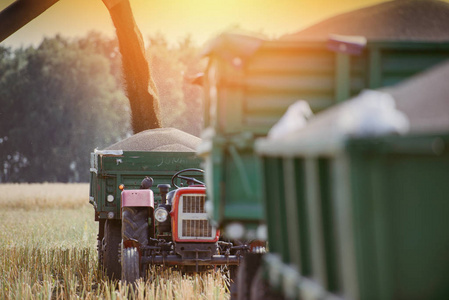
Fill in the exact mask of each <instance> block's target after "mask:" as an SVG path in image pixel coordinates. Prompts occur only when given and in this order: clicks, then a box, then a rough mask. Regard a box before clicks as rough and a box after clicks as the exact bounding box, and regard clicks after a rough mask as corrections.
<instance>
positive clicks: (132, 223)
mask: <svg viewBox="0 0 449 300" xmlns="http://www.w3.org/2000/svg"><path fill="white" fill-rule="evenodd" d="M148 213H149V210H148V208H147V207H123V208H122V243H123V242H126V241H137V242H138V244H139V245H140V246H146V245H148V234H149V226H148ZM130 249H134V250H130ZM121 263H122V281H126V282H128V283H134V282H135V281H136V280H137V279H138V278H139V277H140V276H145V274H141V273H143V272H141V271H142V268H141V266H140V256H139V250H138V249H137V248H136V247H129V248H124V249H122V256H121ZM128 264H130V265H128ZM136 264H137V267H136Z"/></svg>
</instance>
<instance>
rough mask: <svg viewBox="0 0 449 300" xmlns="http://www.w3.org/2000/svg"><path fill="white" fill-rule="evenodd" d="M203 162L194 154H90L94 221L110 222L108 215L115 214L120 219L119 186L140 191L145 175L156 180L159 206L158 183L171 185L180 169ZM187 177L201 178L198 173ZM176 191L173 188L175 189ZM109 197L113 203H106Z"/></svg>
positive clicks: (112, 151)
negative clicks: (105, 220) (107, 220)
mask: <svg viewBox="0 0 449 300" xmlns="http://www.w3.org/2000/svg"><path fill="white" fill-rule="evenodd" d="M200 162H201V160H200V159H199V158H198V157H197V156H196V154H195V153H194V152H151V151H121V150H105V151H96V152H94V153H92V154H91V169H90V172H91V173H90V174H91V179H90V200H89V202H90V203H92V204H93V205H94V207H95V219H96V220H98V219H107V218H108V213H109V212H113V213H114V219H120V197H121V191H120V189H119V185H120V184H124V185H125V188H126V189H138V188H139V187H140V183H141V182H142V180H143V179H144V178H145V176H149V177H152V178H153V179H154V183H153V187H152V188H151V189H152V190H153V192H154V195H155V202H157V203H159V202H160V200H161V196H160V194H159V189H158V188H157V185H158V184H170V185H171V178H172V176H173V175H174V174H175V173H176V172H177V171H180V170H183V169H187V168H199V167H200ZM186 176H193V177H197V178H198V179H200V180H203V179H202V176H198V173H192V174H190V175H189V174H187V173H186ZM172 188H174V187H172ZM109 195H112V196H113V199H114V200H113V201H112V202H109V201H107V197H108V196H109Z"/></svg>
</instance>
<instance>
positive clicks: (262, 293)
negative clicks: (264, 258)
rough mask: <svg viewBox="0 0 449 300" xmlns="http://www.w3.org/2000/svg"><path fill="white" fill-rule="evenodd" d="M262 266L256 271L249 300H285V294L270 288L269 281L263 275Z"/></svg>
mask: <svg viewBox="0 0 449 300" xmlns="http://www.w3.org/2000/svg"><path fill="white" fill-rule="evenodd" d="M262 274H263V272H262V268H261V267H259V270H258V271H257V272H256V274H255V276H254V279H253V282H252V284H251V287H250V289H251V290H250V294H251V295H250V297H249V298H248V299H249V300H259V299H264V300H284V299H285V298H284V296H282V295H281V294H280V293H278V292H276V291H273V290H271V289H270V285H269V283H268V282H267V281H266V280H265V279H264V278H263V276H262Z"/></svg>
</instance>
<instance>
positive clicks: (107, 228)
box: [102, 220, 122, 280]
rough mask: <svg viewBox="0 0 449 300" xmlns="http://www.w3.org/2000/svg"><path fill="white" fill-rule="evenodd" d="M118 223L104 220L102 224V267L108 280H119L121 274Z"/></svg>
mask: <svg viewBox="0 0 449 300" xmlns="http://www.w3.org/2000/svg"><path fill="white" fill-rule="evenodd" d="M121 239H122V237H121V235H120V221H117V220H106V222H105V224H104V238H103V245H102V248H103V256H102V261H103V267H104V269H105V271H106V275H107V276H108V277H109V279H112V280H114V279H119V278H120V274H121V265H120V263H119V261H118V258H119V256H118V252H119V251H118V250H119V247H120V242H121Z"/></svg>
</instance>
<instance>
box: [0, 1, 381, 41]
mask: <svg viewBox="0 0 449 300" xmlns="http://www.w3.org/2000/svg"><path fill="white" fill-rule="evenodd" d="M12 2H14V1H13V0H0V9H3V8H5V7H7V6H8V5H9V4H11V3H12ZM130 2H131V6H132V9H133V13H134V16H135V19H136V22H137V25H138V26H139V28H140V30H141V32H142V34H143V35H144V36H148V35H155V34H157V33H160V34H162V35H163V36H165V37H166V38H167V39H168V40H169V41H170V42H171V43H176V42H178V41H181V40H182V39H183V38H185V37H186V36H188V35H190V37H191V38H192V40H193V41H194V42H195V43H196V44H197V45H202V44H203V43H204V42H206V41H207V40H209V39H211V38H213V37H214V36H216V35H218V34H219V33H220V32H223V31H225V30H227V29H232V28H236V27H238V28H240V29H244V30H248V31H255V32H259V33H264V34H265V35H267V37H269V38H276V37H278V36H281V35H283V34H288V33H293V32H296V31H298V30H300V29H302V28H305V27H307V26H309V25H312V24H313V23H316V22H319V21H320V20H323V19H326V18H328V17H331V16H333V15H337V14H339V13H342V12H346V11H350V10H353V9H357V8H361V7H365V6H369V5H373V4H376V3H379V2H382V1H380V0H130ZM91 30H96V31H99V32H102V33H105V34H107V35H109V36H112V35H113V34H114V29H113V26H112V22H111V20H110V17H109V14H108V12H107V10H106V7H105V6H104V4H103V3H102V1H101V0H60V1H59V2H57V3H56V4H55V5H53V6H52V7H51V8H49V9H48V10H47V11H45V12H44V13H43V14H41V15H40V16H39V17H37V18H36V19H34V20H33V21H31V22H30V23H29V24H28V25H26V26H25V27H23V28H22V29H20V30H19V31H17V32H16V33H15V34H13V35H12V36H10V37H9V38H8V39H6V40H5V41H3V42H2V43H1V44H2V45H5V46H14V47H19V46H28V45H30V44H32V45H38V44H39V43H40V41H41V40H42V38H43V37H44V36H48V37H52V36H54V35H55V34H57V33H59V34H61V35H62V36H65V37H76V36H82V35H84V34H85V33H87V32H89V31H91Z"/></svg>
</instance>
